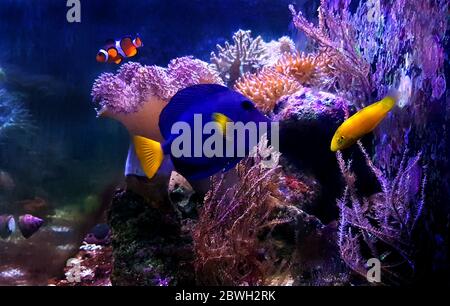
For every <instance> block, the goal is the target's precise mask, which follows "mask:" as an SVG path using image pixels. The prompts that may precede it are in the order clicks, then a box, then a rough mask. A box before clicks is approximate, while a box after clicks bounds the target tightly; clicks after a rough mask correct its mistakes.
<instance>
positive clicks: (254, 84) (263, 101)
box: [235, 68, 301, 112]
mask: <svg viewBox="0 0 450 306" xmlns="http://www.w3.org/2000/svg"><path fill="white" fill-rule="evenodd" d="M300 88H301V85H300V84H299V83H298V82H297V81H296V80H295V79H294V78H291V77H288V76H286V75H282V74H280V73H278V72H276V71H275V70H274V69H272V68H264V69H262V70H261V71H260V72H258V73H256V74H245V75H244V76H243V77H242V78H240V79H239V80H238V81H237V82H236V85H235V89H236V90H237V91H239V92H240V93H242V94H243V95H244V96H246V97H248V98H249V99H251V100H252V101H253V102H255V104H256V106H257V107H258V108H259V109H260V110H262V111H263V112H270V111H272V110H273V108H274V107H275V105H276V103H277V102H278V100H280V99H281V98H282V97H283V96H285V95H290V94H293V93H294V92H296V91H298V90H299V89H300Z"/></svg>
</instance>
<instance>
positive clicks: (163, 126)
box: [159, 84, 229, 139]
mask: <svg viewBox="0 0 450 306" xmlns="http://www.w3.org/2000/svg"><path fill="white" fill-rule="evenodd" d="M228 90H229V89H228V88H227V87H225V86H221V85H217V84H198V85H193V86H189V87H187V88H185V89H182V90H180V91H178V92H177V93H176V94H175V95H174V96H173V97H172V99H171V100H170V101H169V103H168V104H167V105H166V107H165V108H164V109H163V110H162V111H161V115H160V116H159V129H160V131H161V135H162V136H163V137H164V138H165V139H168V137H169V136H170V130H171V129H172V125H173V124H174V123H175V122H177V121H179V120H180V117H181V116H182V115H183V114H184V113H185V112H186V111H187V110H188V109H189V108H191V107H192V106H194V105H198V104H201V103H204V102H206V101H208V98H210V97H211V96H214V95H215V94H218V93H221V92H225V91H228Z"/></svg>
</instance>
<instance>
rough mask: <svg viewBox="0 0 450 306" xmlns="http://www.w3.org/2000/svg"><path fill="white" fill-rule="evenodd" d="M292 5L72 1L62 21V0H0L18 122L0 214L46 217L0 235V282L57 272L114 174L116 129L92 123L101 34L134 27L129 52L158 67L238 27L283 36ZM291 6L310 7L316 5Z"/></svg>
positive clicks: (6, 154) (121, 142) (201, 51)
mask: <svg viewBox="0 0 450 306" xmlns="http://www.w3.org/2000/svg"><path fill="white" fill-rule="evenodd" d="M292 2H293V1H284V0H283V1H270V0H266V1H235V0H233V1H200V0H199V1H181V0H175V1H173V0H172V1H156V0H150V1H145V0H137V1H133V2H132V3H130V2H124V1H118V0H117V1H116V0H113V1H108V5H105V3H104V2H103V1H81V4H82V15H81V16H82V17H81V18H82V19H81V23H68V22H67V20H66V12H67V9H68V8H67V7H66V1H65V0H58V1H54V0H42V1H31V0H19V1H17V0H3V1H1V3H0V45H1V46H2V47H3V48H2V50H0V67H1V69H2V72H1V75H0V89H1V90H2V91H1V93H0V98H1V99H5V100H9V101H10V103H16V104H17V105H20V107H21V108H23V111H24V116H25V117H26V118H24V124H23V126H20V125H19V126H16V127H14V128H8V129H4V130H1V131H0V137H1V138H0V148H1V149H0V170H1V171H3V172H4V173H6V174H7V176H8V180H9V179H11V180H12V181H13V185H14V186H13V187H11V188H2V187H3V186H2V187H0V188H2V189H0V212H1V213H8V214H13V215H17V216H18V215H20V214H21V213H23V212H24V210H26V209H25V208H24V207H23V206H24V205H23V201H28V202H27V203H29V202H30V201H31V202H33V201H34V203H36V202H37V203H40V202H39V200H40V199H43V200H44V201H45V206H46V207H45V209H43V211H44V213H45V210H47V209H49V210H52V213H54V214H55V215H54V216H53V217H52V218H50V219H48V220H47V222H48V224H47V226H46V227H45V228H44V230H42V231H40V232H38V233H37V234H36V235H35V236H33V239H31V240H25V239H23V238H21V237H19V235H17V236H15V238H14V243H6V242H5V241H0V284H3V285H4V284H16V283H17V284H46V283H47V279H48V278H50V277H54V276H56V275H57V274H59V273H61V268H62V266H63V265H64V264H65V260H66V258H68V257H70V256H68V255H69V254H70V252H73V251H74V250H76V249H73V247H75V245H76V244H78V243H79V240H80V239H81V238H82V236H83V235H84V231H86V230H87V229H88V228H89V227H90V226H92V225H93V224H95V223H98V222H100V221H101V220H102V217H101V216H102V203H103V202H105V201H107V200H105V197H106V199H108V197H110V196H111V192H112V191H111V190H113V187H112V186H115V185H117V184H118V183H119V182H120V181H121V180H122V174H123V167H124V161H125V158H126V152H127V149H128V141H129V140H128V135H127V132H126V130H125V129H124V128H123V127H122V126H121V125H120V124H119V123H117V122H115V121H113V120H109V119H106V120H98V119H97V118H96V113H95V111H94V109H93V105H92V104H91V97H90V91H91V87H92V83H93V81H94V80H95V78H96V77H97V76H98V75H99V74H100V73H102V72H107V71H111V72H112V71H115V70H116V69H117V67H116V66H115V65H105V64H100V63H97V62H96V61H95V55H96V53H97V51H98V49H99V48H101V47H102V46H103V43H104V41H106V39H108V38H118V37H121V36H123V35H127V34H136V33H139V34H140V35H141V36H142V39H143V41H144V44H145V48H142V49H141V50H140V52H139V55H138V56H137V57H136V58H135V59H134V60H136V61H139V62H140V63H142V64H148V65H153V64H155V65H160V66H165V65H167V63H168V61H169V60H170V59H172V58H175V57H179V56H185V55H193V56H195V57H197V58H199V59H203V60H208V59H209V56H210V52H211V50H213V49H214V48H215V45H216V44H218V43H219V44H223V43H224V41H225V40H226V39H229V37H230V36H231V35H232V34H233V33H234V32H235V31H237V30H238V29H240V28H243V29H252V30H253V31H254V33H258V35H262V37H263V38H264V39H265V40H271V39H275V38H277V37H280V36H283V35H290V34H292V27H291V26H290V13H289V11H288V9H287V5H288V4H289V3H292ZM297 5H299V7H302V8H304V9H306V11H308V12H311V13H312V12H314V10H316V9H317V1H308V3H307V4H304V3H303V2H302V1H297ZM237 7H239V10H236V8H237ZM311 16H313V14H311ZM36 199H37V200H36ZM37 213H38V214H39V212H37ZM51 226H54V227H62V228H59V230H65V229H64V226H67V227H69V228H70V231H69V232H67V233H65V232H55V231H51V230H50V229H51ZM46 229H47V230H46ZM56 229H57V230H58V228H56ZM75 248H76V247H75ZM30 258H33V259H30Z"/></svg>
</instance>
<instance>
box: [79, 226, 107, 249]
mask: <svg viewBox="0 0 450 306" xmlns="http://www.w3.org/2000/svg"><path fill="white" fill-rule="evenodd" d="M84 242H86V243H88V244H96V245H107V244H110V242H111V230H110V228H109V226H108V225H107V224H104V223H101V224H97V225H95V226H94V227H93V228H92V229H91V230H90V231H89V233H87V235H86V237H84Z"/></svg>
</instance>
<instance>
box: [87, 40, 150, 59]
mask: <svg viewBox="0 0 450 306" xmlns="http://www.w3.org/2000/svg"><path fill="white" fill-rule="evenodd" d="M143 45H144V44H143V43H142V40H141V38H140V37H139V35H136V38H134V39H133V38H132V37H131V36H125V37H123V38H121V39H119V40H112V39H111V40H108V41H107V42H106V44H105V47H104V48H102V49H100V50H99V51H98V53H97V56H96V60H97V62H99V63H115V64H120V63H121V62H122V61H123V59H124V58H130V57H133V56H135V55H136V54H137V52H138V48H141V47H142V46H143Z"/></svg>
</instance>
